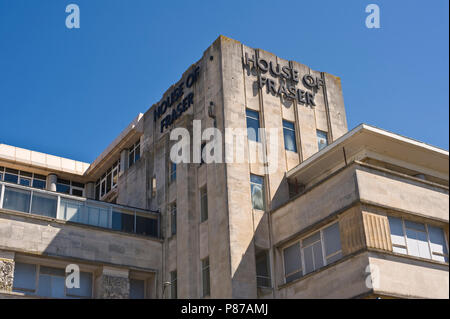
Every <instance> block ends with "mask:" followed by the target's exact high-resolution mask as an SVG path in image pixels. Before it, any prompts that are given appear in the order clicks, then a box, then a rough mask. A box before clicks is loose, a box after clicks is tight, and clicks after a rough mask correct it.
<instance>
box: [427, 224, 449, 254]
mask: <svg viewBox="0 0 450 319" xmlns="http://www.w3.org/2000/svg"><path fill="white" fill-rule="evenodd" d="M428 232H429V236H430V248H431V253H432V254H433V256H432V258H433V259H434V260H437V261H442V262H448V251H447V243H446V240H445V235H444V231H443V230H442V229H441V228H438V227H433V226H428Z"/></svg>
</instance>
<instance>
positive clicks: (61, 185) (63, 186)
mask: <svg viewBox="0 0 450 319" xmlns="http://www.w3.org/2000/svg"><path fill="white" fill-rule="evenodd" d="M56 191H57V192H58V193H64V194H70V181H68V180H65V179H59V178H58V179H57V180H56Z"/></svg>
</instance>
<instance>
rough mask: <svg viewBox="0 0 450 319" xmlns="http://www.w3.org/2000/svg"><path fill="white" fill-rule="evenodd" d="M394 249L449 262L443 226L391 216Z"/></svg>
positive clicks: (390, 223) (407, 253) (396, 251)
mask: <svg viewBox="0 0 450 319" xmlns="http://www.w3.org/2000/svg"><path fill="white" fill-rule="evenodd" d="M388 219H389V228H390V230H391V241H392V250H393V252H395V253H399V254H405V255H410V256H416V257H421V258H426V259H433V260H437V261H441V262H448V247H447V240H446V238H445V234H444V231H443V230H442V228H439V227H435V226H431V225H427V224H422V223H417V222H413V221H409V220H405V219H402V218H397V217H392V216H389V217H388Z"/></svg>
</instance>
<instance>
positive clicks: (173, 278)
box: [170, 270, 177, 299]
mask: <svg viewBox="0 0 450 319" xmlns="http://www.w3.org/2000/svg"><path fill="white" fill-rule="evenodd" d="M170 298H172V299H177V271H176V270H174V271H171V272H170Z"/></svg>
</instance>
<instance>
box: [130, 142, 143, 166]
mask: <svg viewBox="0 0 450 319" xmlns="http://www.w3.org/2000/svg"><path fill="white" fill-rule="evenodd" d="M140 157H141V141H140V139H139V140H138V141H137V142H136V143H135V144H133V146H131V148H130V149H129V150H128V167H131V166H133V164H134V163H136V162H137V161H138V160H139V158H140Z"/></svg>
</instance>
